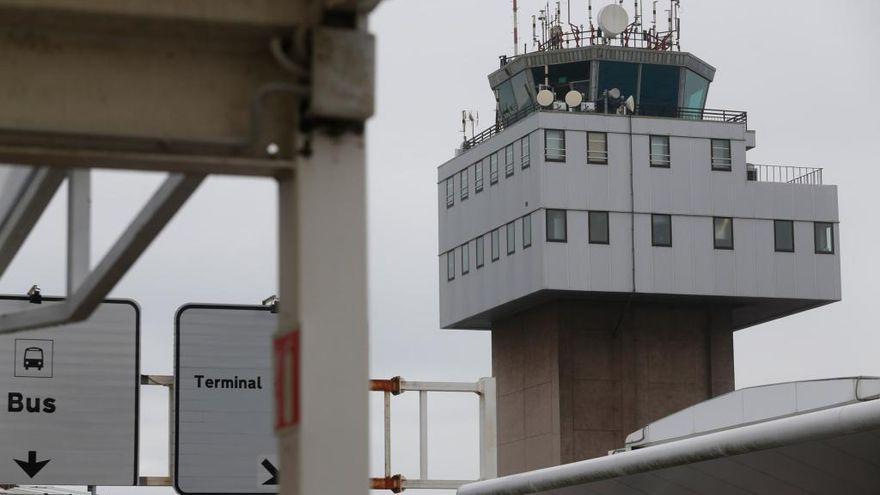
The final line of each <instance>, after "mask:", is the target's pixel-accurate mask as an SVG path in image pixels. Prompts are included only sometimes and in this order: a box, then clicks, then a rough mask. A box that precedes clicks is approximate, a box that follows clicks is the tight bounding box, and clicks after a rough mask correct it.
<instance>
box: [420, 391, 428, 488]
mask: <svg viewBox="0 0 880 495" xmlns="http://www.w3.org/2000/svg"><path fill="white" fill-rule="evenodd" d="M419 479H423V480H426V479H428V391H427V390H420V391H419Z"/></svg>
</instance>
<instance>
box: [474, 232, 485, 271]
mask: <svg viewBox="0 0 880 495" xmlns="http://www.w3.org/2000/svg"><path fill="white" fill-rule="evenodd" d="M484 244H485V240H484V236H480V237H477V243H476V246H475V247H476V248H477V253H476V254H477V269H478V270H479V269H480V268H483V261H484V260H483V256H484V255H483V250H484V248H485V246H484Z"/></svg>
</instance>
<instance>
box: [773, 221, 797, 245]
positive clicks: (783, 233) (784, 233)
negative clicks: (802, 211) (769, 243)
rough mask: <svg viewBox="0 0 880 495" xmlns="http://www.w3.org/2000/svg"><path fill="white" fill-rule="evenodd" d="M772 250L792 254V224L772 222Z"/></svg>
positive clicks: (789, 222) (790, 222)
mask: <svg viewBox="0 0 880 495" xmlns="http://www.w3.org/2000/svg"><path fill="white" fill-rule="evenodd" d="M773 249H774V250H776V251H777V252H780V253H793V252H794V222H792V221H791V220H773Z"/></svg>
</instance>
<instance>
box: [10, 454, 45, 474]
mask: <svg viewBox="0 0 880 495" xmlns="http://www.w3.org/2000/svg"><path fill="white" fill-rule="evenodd" d="M13 460H14V461H15V463H16V464H18V467H20V468H21V469H22V470H23V471H24V472H25V473H26V474H27V475H28V477H30V478H33V477H34V476H36V475H37V473H39V472H40V470H42V469H43V468H44V467H45V466H46V464H49V460H50V459H46V460H45V461H40V462H37V451H35V450H31V451H29V452H28V460H27V462H24V461H20V460H18V459H13Z"/></svg>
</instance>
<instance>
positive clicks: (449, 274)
mask: <svg viewBox="0 0 880 495" xmlns="http://www.w3.org/2000/svg"><path fill="white" fill-rule="evenodd" d="M453 279H455V249H453V250H452V251H449V252H447V253H446V281H447V282H449V281H450V280H453Z"/></svg>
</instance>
